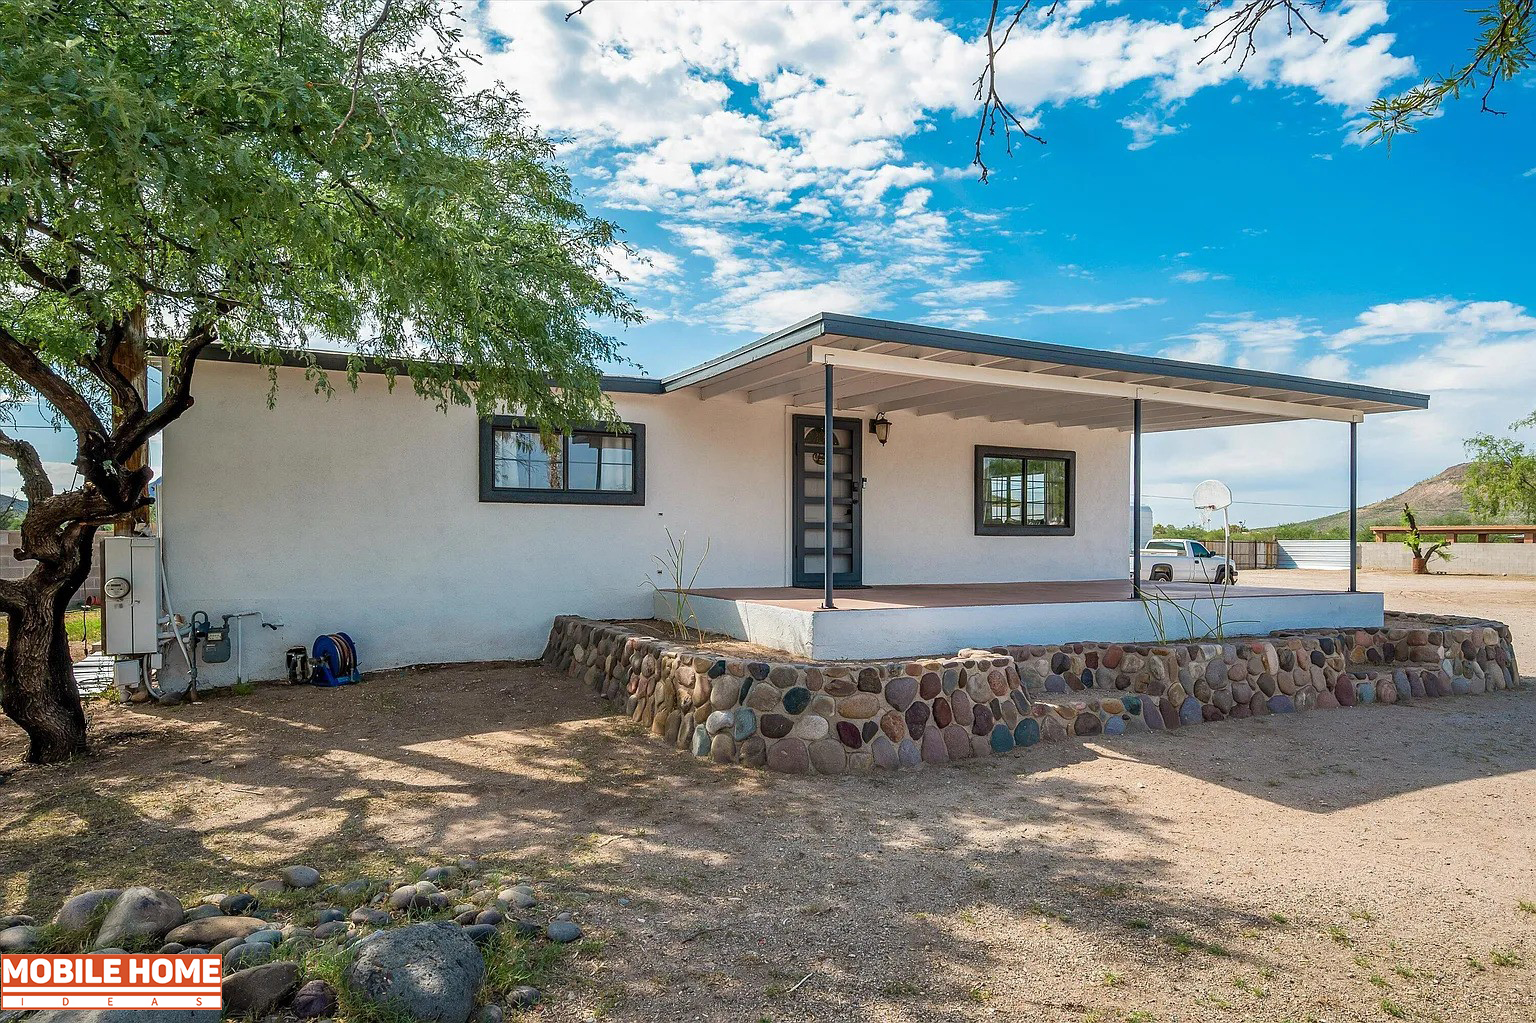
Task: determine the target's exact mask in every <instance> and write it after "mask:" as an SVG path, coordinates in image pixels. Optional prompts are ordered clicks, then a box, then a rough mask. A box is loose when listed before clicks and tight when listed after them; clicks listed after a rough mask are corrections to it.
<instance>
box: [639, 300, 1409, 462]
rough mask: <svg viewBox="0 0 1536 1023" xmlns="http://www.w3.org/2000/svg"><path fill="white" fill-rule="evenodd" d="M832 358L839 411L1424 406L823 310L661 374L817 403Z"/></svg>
mask: <svg viewBox="0 0 1536 1023" xmlns="http://www.w3.org/2000/svg"><path fill="white" fill-rule="evenodd" d="M827 363H830V364H832V365H833V366H836V367H837V373H836V398H835V402H834V403H835V405H836V407H837V408H838V409H839V410H843V411H852V410H863V411H868V412H871V413H873V412H877V411H878V412H895V411H907V412H910V413H913V414H916V415H919V416H925V415H947V416H950V417H952V418H956V419H968V418H981V419H986V420H989V421H992V422H1026V423H1055V424H1058V425H1061V426H1080V427H1085V428H1089V429H1120V430H1128V429H1130V425H1131V423H1130V417H1131V399H1132V398H1136V397H1139V398H1141V399H1142V421H1143V429H1144V430H1145V431H1146V432H1149V433H1150V432H1166V431H1170V430H1189V429H1200V428H1204V427H1211V426H1235V425H1240V424H1245V423H1266V422H1283V421H1288V420H1301V419H1323V420H1331V421H1338V422H1358V421H1360V420H1361V419H1362V418H1363V417H1364V416H1366V415H1371V414H1375V413H1380V412H1398V411H1404V410H1408V409H1422V408H1426V407H1428V405H1429V398H1428V396H1426V395H1423V394H1416V393H1413V392H1409V391H1395V390H1388V389H1386V388H1378V387H1364V386H1360V385H1358V384H1350V383H1342V382H1337V381H1329V380H1317V379H1312V378H1308V377H1298V376H1289V375H1286V374H1279V373H1263V372H1258V371H1255V370H1245V369H1236V368H1232V367H1225V366H1211V365H1206V364H1203V363H1191V362H1177V361H1174V360H1170V359H1154V358H1147V357H1145V356H1136V355H1123V354H1121V353H1118V352H1106V351H1096V350H1093V349H1086V348H1071V347H1067V346H1063V345H1050V344H1043V343H1040V342H1036V341H1019V340H1015V339H1012V338H1004V337H996V336H992V335H986V334H973V333H966V332H961V331H950V330H940V329H937V328H933V327H921V326H914V325H911V324H903V323H892V322H889V321H884V320H870V319H864V318H861V317H852V316H839V315H833V314H830V313H823V314H821V315H819V316H816V317H813V318H812V319H810V320H807V321H805V322H803V323H800V324H797V325H795V326H794V327H790V328H788V329H787V330H784V331H780V332H779V333H777V334H772V335H769V336H768V337H765V338H762V339H761V340H759V341H756V342H754V343H753V344H750V345H747V346H746V347H744V348H741V349H738V350H737V351H735V352H731V353H730V354H728V355H724V356H721V357H720V358H718V359H715V360H712V361H711V362H708V363H705V364H704V365H702V366H698V367H696V368H694V369H691V370H687V371H685V372H682V373H679V374H677V375H675V376H673V377H670V378H668V379H667V380H665V381H663V384H662V386H663V388H664V389H665V390H666V391H677V390H691V391H694V392H696V393H697V394H698V395H699V397H700V398H701V399H704V400H709V399H714V398H721V397H724V396H727V395H729V396H731V398H732V399H733V400H745V401H747V402H752V403H756V402H765V401H766V402H773V403H776V404H782V405H811V406H815V405H820V404H821V402H822V377H823V365H824V364H827Z"/></svg>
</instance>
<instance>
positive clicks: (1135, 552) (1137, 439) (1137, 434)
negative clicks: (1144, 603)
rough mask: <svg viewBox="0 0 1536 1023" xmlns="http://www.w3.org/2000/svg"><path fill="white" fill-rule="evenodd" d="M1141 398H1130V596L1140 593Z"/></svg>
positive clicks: (1134, 596)
mask: <svg viewBox="0 0 1536 1023" xmlns="http://www.w3.org/2000/svg"><path fill="white" fill-rule="evenodd" d="M1141 543H1142V540H1141V399H1140V398H1132V399H1131V598H1132V599H1133V600H1134V599H1135V598H1136V597H1137V596H1139V595H1140V594H1141Z"/></svg>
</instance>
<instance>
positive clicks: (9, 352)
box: [0, 326, 107, 438]
mask: <svg viewBox="0 0 1536 1023" xmlns="http://www.w3.org/2000/svg"><path fill="white" fill-rule="evenodd" d="M0 365H3V366H5V368H7V369H9V370H10V371H11V372H12V373H15V374H16V375H17V376H19V377H20V378H21V379H23V380H25V381H26V382H27V383H28V384H29V385H31V386H32V387H33V388H34V389H36V391H37V393H38V394H40V395H42V397H43V399H44V400H45V401H47V402H48V404H50V405H52V406H53V407H54V408H56V409H58V410H59V414H60V415H62V416H63V417H64V418H65V419H67V420H69V425H70V426H72V427H74V430H75V433H76V434H77V435H79V436H81V437H82V438H84V437H87V436H96V437H105V436H106V435H107V428H106V426H105V425H104V424H103V423H102V421H101V418H100V417H99V416H97V415H96V410H95V409H93V408H91V404H90V402H88V401H86V400H85V398H84V396H82V395H81V394H80V392H79V391H77V390H75V388H74V385H72V384H71V383H70V382H69V381H68V380H65V379H64V378H63V377H61V376H59V375H58V374H57V373H55V372H54V371H53V368H52V367H51V366H49V365H48V364H47V363H46V362H44V361H43V360H42V359H41V358H40V357H39V356H38V354H37V352H35V351H33V350H32V349H31V348H29V347H27V346H26V345H24V344H22V343H21V341H19V340H18V339H17V338H16V335H14V334H12V333H11V332H10V331H9V330H7V329H6V328H5V327H4V326H0Z"/></svg>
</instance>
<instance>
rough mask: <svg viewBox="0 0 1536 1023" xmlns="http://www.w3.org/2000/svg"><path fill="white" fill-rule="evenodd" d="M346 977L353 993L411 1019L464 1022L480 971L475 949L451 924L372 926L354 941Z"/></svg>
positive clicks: (482, 970) (481, 962)
mask: <svg viewBox="0 0 1536 1023" xmlns="http://www.w3.org/2000/svg"><path fill="white" fill-rule="evenodd" d="M354 948H355V949H356V950H357V958H355V959H354V960H353V961H352V964H351V965H350V966H348V967H347V972H346V981H347V985H348V986H349V987H350V988H352V990H354V991H355V992H356V993H357V994H358V995H360V996H362V997H363V998H366V999H368V1001H370V1002H372V1003H373V1004H375V1005H378V1006H380V1007H385V1006H388V1007H391V1008H393V1009H397V1010H399V1011H402V1012H404V1013H406V1014H407V1015H409V1016H410V1017H412V1018H413V1019H416V1020H422V1021H436V1023H466V1021H467V1020H468V1019H469V1014H470V1010H472V1009H473V1008H474V1005H475V992H476V990H478V989H479V987H480V981H481V980H482V979H483V978H484V976H485V960H484V959H482V958H481V955H480V949H479V948H477V947H476V946H475V943H474V942H473V941H471V940H470V939H469V938H468V937H467V936H465V934H464V931H463V930H462V929H461V928H459V927H457V926H455V925H453V924H450V923H422V924H411V925H410V926H407V927H397V928H392V929H389V930H383V931H375V932H374V933H373V934H371V935H369V936H368V937H366V938H364V939H363V940H362V941H360V942H358V943H357V944H356V945H355V946H354Z"/></svg>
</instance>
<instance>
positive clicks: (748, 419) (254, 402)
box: [161, 363, 1129, 681]
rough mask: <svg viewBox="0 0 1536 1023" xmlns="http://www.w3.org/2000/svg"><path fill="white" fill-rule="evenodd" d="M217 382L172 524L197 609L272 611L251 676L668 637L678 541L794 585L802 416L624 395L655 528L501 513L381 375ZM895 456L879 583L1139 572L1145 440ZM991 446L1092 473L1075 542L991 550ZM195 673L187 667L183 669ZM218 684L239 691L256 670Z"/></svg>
mask: <svg viewBox="0 0 1536 1023" xmlns="http://www.w3.org/2000/svg"><path fill="white" fill-rule="evenodd" d="M278 377H279V391H278V402H277V407H276V408H275V409H273V410H269V409H268V408H267V379H266V371H265V370H264V369H260V368H257V367H252V366H244V365H236V364H223V363H212V364H206V365H202V366H200V367H199V369H198V375H197V382H196V385H195V388H194V393H195V397H196V399H197V401H196V405H195V406H194V407H193V409H192V410H191V411H190V412H189V413H188V414H187V415H186V416H185V417H183V419H181V420H180V421H178V422H177V423H175V424H174V425H172V427H171V428H170V429H169V430H168V431H167V433H166V437H165V447H164V468H165V482H164V483H163V485H162V488H161V512H162V516H163V519H162V521H163V523H164V530H165V537H166V560H167V569H168V572H169V577H170V583H171V586H172V592H173V595H174V597H175V599H176V603H177V607H176V610H177V611H178V612H180V613H181V614H183V615H187V614H190V613H191V612H192V611H193V610H198V609H201V610H205V611H207V612H208V613H209V614H210V615H211V616H212V617H213V620H214V622H215V624H217V623H218V620H219V616H220V615H221V614H228V613H231V612H236V611H245V610H255V611H260V612H262V613H263V615H264V617H265V620H266V621H269V622H281V623H282V625H283V627H282V628H281V629H279V630H276V631H273V630H270V629H262V628H258V627H257V626H256V624H255V622H254V621H252V620H250V619H247V621H246V623H245V628H244V635H245V643H246V646H245V669H246V675H247V677H252V678H274V677H279V676H281V674H282V673H283V660H282V654H283V651H284V650H285V649H286V648H288V647H290V646H296V645H305V646H308V645H309V644H311V643H312V642H313V640H314V637H315V636H316V635H317V634H319V633H322V632H332V631H338V630H340V631H345V632H347V633H349V634H351V635H352V637H353V638H354V639H355V640H356V641H357V643H358V646H359V650H360V655H361V659H362V664H363V667H364V669H365V670H369V669H375V668H381V667H388V666H395V665H402V664H417V663H430V662H436V661H465V660H482V659H492V658H522V657H535V656H537V655H538V654H539V652H540V651H541V650H542V649H543V646H544V641H545V639H546V637H547V636H548V634H549V627H550V622H551V621H552V620H553V619H554V617H555V616H556V615H559V614H579V615H584V616H588V617H601V618H614V617H631V616H634V617H640V616H648V615H649V614H650V608H651V595H650V590H649V588H648V587H647V586H646V585H645V580H646V578H647V576H648V575H649V577H650V578H654V579H657V580H658V581H662V580H661V579H660V577H658V576H657V575H656V574H655V565H654V563H653V561H652V558H651V556H652V555H653V554H655V553H657V552H659V551H661V550H662V549H663V548H664V546H665V536H664V534H663V528H664V527H670V528H671V529H672V530H673V532H674V533H678V532H681V531H686V532H687V533H688V538H689V547H690V550H691V551H694V552H701V551H702V549H703V544H704V539H705V538H706V537H708V538H710V540H711V541H712V549H711V552H710V554H709V558H708V560H707V561H706V562H705V566H704V570H703V572H702V573H701V574H700V576H699V580H698V582H699V585H701V586H763V585H785V584H787V582H788V578H789V548H788V538H787V533H788V521H789V502H788V482H787V480H788V473H789V454H788V438H789V417H790V414H791V410H789V409H785V408H783V407H782V406H775V405H773V404H771V403H759V404H757V405H749V404H746V403H744V402H740V401H710V402H701V401H699V400H698V399H697V398H696V397H695V396H693V395H691V394H672V395H663V396H648V395H629V394H616V395H614V396H613V400H614V403H615V405H616V406H617V407H618V410H619V412H620V413H621V415H623V416H624V417H625V418H626V419H628V420H630V421H633V422H641V423H644V424H645V426H646V432H647V435H646V446H647V466H646V471H647V484H646V504H645V505H644V506H642V507H592V506H581V505H527V504H503V503H481V502H480V501H479V499H478V495H479V489H478V444H477V437H478V433H477V424H476V421H475V417H474V415H473V413H472V412H471V411H470V410H468V409H455V410H452V411H450V412H449V413H448V414H446V415H445V414H443V413H440V412H438V411H436V410H435V409H433V408H432V407H431V406H430V405H429V404H428V403H426V402H424V401H422V400H421V399H419V398H417V397H416V396H415V394H414V393H412V392H411V390H410V387H409V384H408V383H406V382H404V381H402V382H401V384H400V387H399V388H397V390H396V391H395V392H394V393H393V394H391V393H390V392H389V391H388V390H387V388H386V386H385V383H384V380H383V378H381V377H377V376H365V377H363V378H362V382H361V386H360V388H359V390H358V391H357V393H352V392H350V391H349V390H347V389H346V388H345V385H342V388H341V390H340V391H339V392H338V393H337V394H336V396H335V397H333V398H331V399H330V400H326V399H325V398H323V397H321V396H318V395H315V394H314V393H313V392H312V388H311V387H310V385H308V384H307V383H306V382H305V381H304V379H303V375H302V373H301V372H300V371H298V370H288V369H284V370H279V371H278ZM892 419H893V421H894V426H893V430H892V435H891V441H890V444H889V445H888V446H887V447H886V448H884V449H881V448H880V446H879V444H878V443H876V442H875V440H874V438H873V437H870V436H868V435H867V434H866V435H865V465H864V469H865V475H866V476H867V477H868V479H869V487H868V490H867V491H866V494H865V502H866V504H865V513H864V544H865V579H866V581H868V582H874V583H879V582H955V581H966V580H999V581H1007V580H1016V579H1017V580H1022V579H1091V578H1108V577H1117V576H1119V575H1121V574H1123V572H1124V571H1125V557H1126V555H1125V551H1127V550H1128V548H1129V541H1128V533H1129V523H1128V521H1127V518H1128V515H1127V507H1128V503H1127V492H1128V488H1129V483H1128V480H1129V470H1128V438H1127V436H1126V435H1125V434H1123V433H1118V432H1113V431H1087V430H1080V429H1079V430H1057V429H1049V428H1033V427H1018V426H1010V425H1005V424H989V423H984V422H979V421H977V420H964V421H956V420H950V419H947V418H944V417H939V416H929V417H922V418H918V417H914V416H909V415H900V414H898V415H895V416H893V417H892ZM976 443H996V444H1009V445H1017V446H1028V447H1047V448H1064V449H1071V450H1075V451H1077V452H1078V484H1077V487H1078V489H1077V501H1078V528H1077V533H1076V535H1075V536H1074V537H1064V538H1037V537H1030V538H1022V537H1021V538H1006V537H977V536H974V535H973V522H972V504H971V502H972V497H971V494H972V479H971V448H972V446H973V445H974V444H976ZM177 659H178V658H177V657H173V658H172V662H173V667H174V663H175V662H176V661H177ZM204 672H205V674H204V678H205V680H208V681H218V680H220V679H227V678H232V677H233V663H231V664H229V665H223V666H219V665H214V666H207V667H205V669H204Z"/></svg>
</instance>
